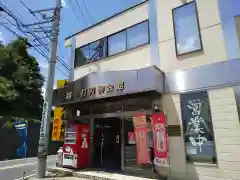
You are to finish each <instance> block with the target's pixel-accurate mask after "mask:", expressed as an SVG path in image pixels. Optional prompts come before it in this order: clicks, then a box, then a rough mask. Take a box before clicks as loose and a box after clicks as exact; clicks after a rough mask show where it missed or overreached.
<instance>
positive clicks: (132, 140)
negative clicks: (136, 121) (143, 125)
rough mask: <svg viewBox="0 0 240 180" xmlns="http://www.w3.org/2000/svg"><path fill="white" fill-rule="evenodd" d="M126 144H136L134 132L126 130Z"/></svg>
mask: <svg viewBox="0 0 240 180" xmlns="http://www.w3.org/2000/svg"><path fill="white" fill-rule="evenodd" d="M128 144H136V141H135V133H134V132H128Z"/></svg>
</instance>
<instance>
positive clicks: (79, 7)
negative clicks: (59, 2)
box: [76, 0, 88, 25]
mask: <svg viewBox="0 0 240 180" xmlns="http://www.w3.org/2000/svg"><path fill="white" fill-rule="evenodd" d="M76 2H77V6H78V9H79V10H80V13H81V16H82V19H83V21H84V23H85V24H86V25H87V24H88V23H87V21H86V19H85V17H84V15H83V12H82V8H81V6H80V4H79V2H78V0H76Z"/></svg>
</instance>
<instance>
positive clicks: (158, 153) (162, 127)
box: [151, 112, 169, 167]
mask: <svg viewBox="0 0 240 180" xmlns="http://www.w3.org/2000/svg"><path fill="white" fill-rule="evenodd" d="M151 123H152V131H153V149H154V164H156V165H158V166H162V167H168V166H169V164H168V137H167V132H166V125H167V122H166V116H165V114H164V112H161V113H156V114H152V115H151Z"/></svg>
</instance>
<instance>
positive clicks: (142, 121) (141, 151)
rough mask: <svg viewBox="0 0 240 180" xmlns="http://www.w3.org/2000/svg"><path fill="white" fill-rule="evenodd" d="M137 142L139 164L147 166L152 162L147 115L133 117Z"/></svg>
mask: <svg viewBox="0 0 240 180" xmlns="http://www.w3.org/2000/svg"><path fill="white" fill-rule="evenodd" d="M133 124H134V131H135V141H136V146H137V164H147V163H149V161H150V155H149V151H148V129H147V127H146V115H145V114H138V115H135V116H134V117H133Z"/></svg>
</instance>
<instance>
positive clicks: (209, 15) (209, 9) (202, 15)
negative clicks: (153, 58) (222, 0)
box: [157, 0, 227, 72]
mask: <svg viewBox="0 0 240 180" xmlns="http://www.w3.org/2000/svg"><path fill="white" fill-rule="evenodd" d="M186 1H187V2H190V1H191V0H186ZM196 2H197V8H198V17H199V24H200V29H201V36H202V44H203V51H200V52H195V53H191V54H186V55H182V56H179V57H176V50H175V43H174V29H173V17H172V9H173V8H176V7H178V6H181V5H182V4H183V3H182V0H171V1H170V0H157V3H158V5H157V6H158V11H157V12H158V38H159V54H160V55H159V56H160V61H161V69H162V70H163V71H164V72H169V71H172V70H181V69H188V68H191V67H197V66H201V65H205V64H211V63H215V62H219V61H224V60H227V52H226V49H225V45H224V37H223V31H222V27H221V21H220V14H219V8H218V0H210V1H209V0H196Z"/></svg>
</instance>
